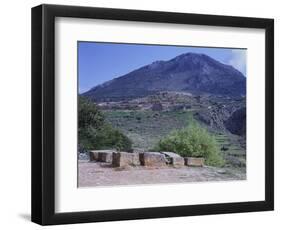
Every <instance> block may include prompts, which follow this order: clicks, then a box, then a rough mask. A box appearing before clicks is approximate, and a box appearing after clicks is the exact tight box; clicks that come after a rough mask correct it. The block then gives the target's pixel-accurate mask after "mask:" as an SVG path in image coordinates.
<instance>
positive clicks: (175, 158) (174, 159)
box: [161, 152, 184, 167]
mask: <svg viewBox="0 0 281 230" xmlns="http://www.w3.org/2000/svg"><path fill="white" fill-rule="evenodd" d="M161 153H163V154H164V155H165V156H166V158H167V159H168V162H169V164H171V165H173V166H175V167H181V166H184V158H183V157H181V156H180V155H178V154H176V153H173V152H161Z"/></svg>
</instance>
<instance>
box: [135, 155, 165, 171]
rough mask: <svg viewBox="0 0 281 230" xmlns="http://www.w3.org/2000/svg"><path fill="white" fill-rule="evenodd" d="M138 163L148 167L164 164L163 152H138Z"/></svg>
mask: <svg viewBox="0 0 281 230" xmlns="http://www.w3.org/2000/svg"><path fill="white" fill-rule="evenodd" d="M139 157H140V158H139V159H140V164H141V165H143V166H148V167H161V166H166V158H165V156H164V154H162V153H159V152H145V153H140V154H139Z"/></svg>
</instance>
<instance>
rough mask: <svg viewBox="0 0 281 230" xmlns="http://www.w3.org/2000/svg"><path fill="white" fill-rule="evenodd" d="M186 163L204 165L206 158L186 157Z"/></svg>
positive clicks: (188, 164)
mask: <svg viewBox="0 0 281 230" xmlns="http://www.w3.org/2000/svg"><path fill="white" fill-rule="evenodd" d="M184 163H185V165H187V166H195V167H202V166H204V158H203V157H185V158H184Z"/></svg>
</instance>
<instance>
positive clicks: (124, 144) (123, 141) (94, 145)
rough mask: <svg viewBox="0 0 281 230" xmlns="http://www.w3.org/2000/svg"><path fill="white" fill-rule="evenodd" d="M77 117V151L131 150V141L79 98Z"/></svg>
mask: <svg viewBox="0 0 281 230" xmlns="http://www.w3.org/2000/svg"><path fill="white" fill-rule="evenodd" d="M78 117H79V119H78V127H79V128H78V139H79V151H85V150H86V151H87V150H90V149H107V148H115V149H118V150H123V151H130V150H131V148H132V142H131V140H130V139H129V138H128V137H127V136H125V135H124V134H123V133H122V132H120V131H119V130H117V129H115V128H113V127H112V126H111V125H110V124H108V123H106V122H105V119H104V115H103V114H102V113H101V112H100V111H99V110H98V108H97V107H96V105H95V104H94V103H92V102H90V101H88V100H87V99H85V98H83V97H79V106H78Z"/></svg>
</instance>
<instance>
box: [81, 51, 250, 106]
mask: <svg viewBox="0 0 281 230" xmlns="http://www.w3.org/2000/svg"><path fill="white" fill-rule="evenodd" d="M160 91H179V92H188V93H192V94H195V95H200V94H211V95H225V96H236V97H237V96H244V95H245V94H246V78H245V76H244V75H243V74H242V73H241V72H240V71H238V70H237V69H235V68H234V67H232V66H230V65H226V64H223V63H221V62H219V61H217V60H215V59H213V58H211V57H209V56H208V55H205V54H198V53H184V54H181V55H178V56H176V57H174V58H172V59H170V60H168V61H154V62H152V63H151V64H149V65H145V66H142V67H140V68H138V69H136V70H133V71H131V72H129V73H127V74H125V75H122V76H119V77H117V78H114V79H112V80H110V81H107V82H105V83H103V84H100V85H98V86H95V87H93V88H91V89H90V90H89V91H87V92H85V93H83V94H82V96H85V97H88V98H90V99H91V100H94V101H121V100H128V99H134V98H138V97H143V96H148V95H152V94H155V93H157V92H160Z"/></svg>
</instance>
